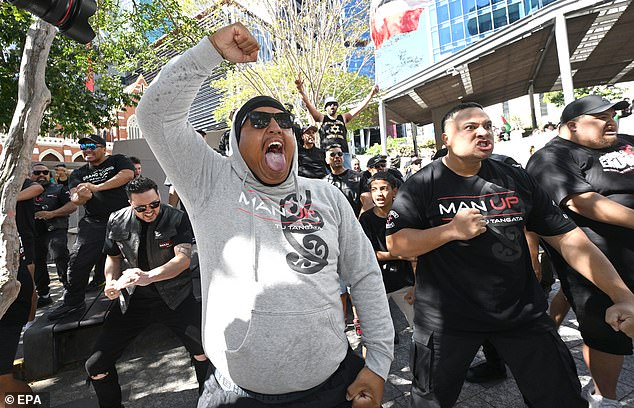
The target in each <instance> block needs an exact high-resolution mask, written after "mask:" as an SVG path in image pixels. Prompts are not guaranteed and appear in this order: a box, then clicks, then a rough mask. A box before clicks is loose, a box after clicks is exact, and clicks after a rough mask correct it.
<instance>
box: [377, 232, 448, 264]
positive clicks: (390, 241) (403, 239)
mask: <svg viewBox="0 0 634 408" xmlns="http://www.w3.org/2000/svg"><path fill="white" fill-rule="evenodd" d="M455 239H456V238H455V232H454V230H453V228H452V226H451V224H445V225H439V226H438V227H433V228H428V229H424V230H422V229H414V228H403V229H402V230H400V231H398V232H395V233H394V234H391V235H388V236H387V237H386V238H385V240H386V242H387V249H388V250H389V251H390V253H391V254H392V255H394V256H401V257H403V258H411V257H417V256H420V255H423V254H426V253H428V252H431V251H433V250H434V249H436V248H439V247H441V246H443V245H445V244H446V243H448V242H451V241H454V240H455Z"/></svg>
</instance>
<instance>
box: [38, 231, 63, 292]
mask: <svg viewBox="0 0 634 408" xmlns="http://www.w3.org/2000/svg"><path fill="white" fill-rule="evenodd" d="M48 254H51V257H52V258H53V262H55V268H56V269H57V276H58V277H59V280H60V282H62V284H63V285H64V287H66V286H67V276H66V274H67V272H68V261H69V259H70V254H69V252H68V231H67V230H65V229H57V230H53V231H40V230H38V234H37V237H36V239H35V288H36V289H37V294H38V295H39V296H46V295H48V292H49V285H50V283H51V279H50V278H49V276H48V268H47V266H46V262H47V258H48Z"/></svg>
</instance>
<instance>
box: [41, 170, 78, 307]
mask: <svg viewBox="0 0 634 408" xmlns="http://www.w3.org/2000/svg"><path fill="white" fill-rule="evenodd" d="M49 173H50V172H49V170H48V168H47V167H46V166H45V165H43V164H42V163H36V164H34V165H33V166H32V167H31V180H32V181H35V182H37V183H39V184H40V185H41V186H42V187H44V192H43V193H42V194H40V195H39V196H37V197H36V198H35V288H36V289H37V294H38V300H37V307H38V308H39V307H43V306H46V305H50V304H51V303H53V300H52V299H51V296H50V293H49V291H50V288H49V284H50V283H51V280H50V278H49V275H48V268H47V266H46V263H47V262H46V261H47V259H48V255H49V254H51V257H52V258H53V262H55V267H56V269H57V276H58V277H59V280H60V282H62V284H63V285H64V287H66V281H67V279H66V272H67V269H68V260H69V252H68V216H69V215H70V214H72V213H73V212H75V210H76V209H77V206H76V205H75V204H73V203H72V202H71V201H70V191H69V190H68V187H66V186H65V185H63V184H55V183H51V181H50V180H51V179H50V176H49Z"/></svg>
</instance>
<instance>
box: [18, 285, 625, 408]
mask: <svg viewBox="0 0 634 408" xmlns="http://www.w3.org/2000/svg"><path fill="white" fill-rule="evenodd" d="M52 277H53V276H52ZM59 296H60V293H59V289H56V290H55V291H54V297H55V298H58V297H59ZM42 312H43V311H42V310H40V311H38V315H41V314H42ZM392 315H393V316H394V321H395V325H396V328H397V330H398V331H399V333H400V338H401V342H400V344H399V345H397V346H396V347H395V359H394V362H393V364H392V368H391V371H390V376H389V379H388V382H387V383H386V385H385V394H384V403H383V407H384V408H391V407H393V408H400V407H408V398H409V388H410V384H411V372H410V368H409V341H408V339H409V338H411V329H409V328H408V327H406V322H405V318H404V317H403V315H402V314H401V313H400V312H398V311H397V310H394V309H393V310H392ZM347 333H348V338H349V340H350V343H351V344H352V345H353V347H354V348H356V347H358V344H359V339H358V337H357V336H356V334H354V331H348V332H347ZM560 334H561V336H562V338H563V339H564V341H565V342H566V344H567V345H568V347H569V348H570V350H571V352H572V354H573V356H574V358H575V362H576V363H577V370H578V372H579V378H580V380H581V383H582V385H583V386H586V385H587V383H588V382H589V381H590V377H589V375H588V370H587V369H586V368H585V365H584V363H583V359H582V355H581V339H580V336H579V332H578V331H577V324H576V321H575V319H574V315H573V314H569V315H568V316H567V318H566V321H565V323H564V325H563V326H562V327H561V329H560ZM307 352H308V350H307ZM482 358H483V356H482V353H481V352H480V353H478V356H477V357H476V360H480V359H482ZM27 364H28V362H27ZM118 371H119V376H120V379H121V383H122V384H123V393H124V399H125V406H126V407H128V408H137V407H138V408H141V407H144V408H145V407H195V406H196V400H197V384H196V379H195V375H194V371H193V369H192V368H191V367H190V365H189V357H188V354H187V352H186V351H185V349H184V347H182V346H180V345H179V342H178V340H177V339H176V338H175V337H173V336H172V335H171V333H169V332H168V331H166V330H164V329H162V328H161V327H160V326H156V327H154V328H152V329H150V330H148V331H147V332H146V333H144V334H143V335H142V336H140V337H139V338H138V339H137V340H136V341H135V342H134V343H133V344H132V346H131V347H130V348H129V349H128V351H127V352H126V353H125V354H124V356H123V357H122V359H121V361H120V363H119V365H118ZM509 375H510V373H509ZM85 380H86V375H85V372H84V369H83V366H82V364H75V365H70V366H67V367H64V368H63V369H62V370H60V372H58V373H57V375H55V376H53V377H51V378H47V379H44V380H40V381H36V382H34V383H32V384H31V386H32V387H33V389H34V391H36V392H48V393H50V398H51V407H59V408H62V407H63V408H92V407H97V401H96V399H95V397H94V393H93V391H92V388H91V387H89V386H87V385H86V383H85ZM618 395H619V397H620V401H621V405H622V406H624V407H633V406H634V358H632V357H628V358H626V362H625V367H624V369H623V372H622V374H621V378H620V382H619V388H618ZM524 406H525V405H524V403H523V402H522V398H521V396H520V394H519V390H518V389H517V386H516V384H515V381H514V380H513V379H512V378H508V379H506V380H504V381H498V382H495V383H490V384H486V385H477V384H469V383H465V385H464V387H463V389H462V393H461V394H460V398H459V400H458V404H457V407H461V408H467V407H477V408H490V407H495V408H505V407H509V408H510V407H524Z"/></svg>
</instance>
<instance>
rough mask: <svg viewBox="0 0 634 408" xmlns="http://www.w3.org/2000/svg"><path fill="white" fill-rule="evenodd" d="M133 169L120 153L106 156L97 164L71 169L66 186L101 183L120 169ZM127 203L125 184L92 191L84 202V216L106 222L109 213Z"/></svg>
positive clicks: (73, 186)
mask: <svg viewBox="0 0 634 408" xmlns="http://www.w3.org/2000/svg"><path fill="white" fill-rule="evenodd" d="M125 169H128V170H132V171H134V165H133V164H132V162H131V161H130V159H128V158H127V157H125V156H124V155H122V154H115V155H112V156H108V157H107V158H106V160H104V162H103V163H101V164H100V165H99V166H92V165H90V164H86V165H85V166H82V167H80V168H78V169H77V170H75V171H73V172H72V173H71V175H70V182H69V184H68V187H69V188H70V189H73V188H75V187H77V185H78V184H80V183H93V184H101V183H104V182H106V181H108V180H110V179H111V178H113V177H114V176H115V175H117V173H119V172H120V171H121V170H125ZM127 205H128V197H127V196H126V193H125V185H123V186H121V187H117V188H113V189H110V190H105V191H98V192H96V193H93V196H92V198H91V199H90V200H88V201H87V202H86V204H84V208H85V209H86V216H85V217H86V218H89V219H94V220H96V221H99V222H107V221H108V217H109V216H110V213H112V212H114V211H117V210H120V209H121V208H123V207H125V206H127Z"/></svg>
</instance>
